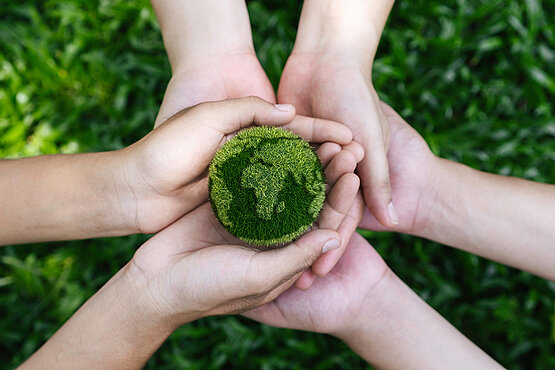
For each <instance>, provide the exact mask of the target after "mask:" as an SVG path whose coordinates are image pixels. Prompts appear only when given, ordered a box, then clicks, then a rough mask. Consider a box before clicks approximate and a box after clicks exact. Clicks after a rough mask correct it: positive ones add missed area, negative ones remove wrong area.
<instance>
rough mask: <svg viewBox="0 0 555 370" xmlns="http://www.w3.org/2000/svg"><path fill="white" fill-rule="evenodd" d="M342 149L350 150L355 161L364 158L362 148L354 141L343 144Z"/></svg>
mask: <svg viewBox="0 0 555 370" xmlns="http://www.w3.org/2000/svg"><path fill="white" fill-rule="evenodd" d="M342 149H343V150H346V151H348V152H351V153H352V154H353V156H354V157H355V159H356V161H357V163H359V162H360V161H362V159H363V158H364V148H363V147H362V145H360V144H359V143H357V142H356V141H352V142H350V143H349V144H347V145H343V147H342Z"/></svg>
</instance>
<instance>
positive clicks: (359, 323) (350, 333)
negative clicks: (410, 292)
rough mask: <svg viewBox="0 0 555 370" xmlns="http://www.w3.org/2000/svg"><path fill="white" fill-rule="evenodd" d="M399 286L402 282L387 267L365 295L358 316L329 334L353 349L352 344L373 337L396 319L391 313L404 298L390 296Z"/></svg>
mask: <svg viewBox="0 0 555 370" xmlns="http://www.w3.org/2000/svg"><path fill="white" fill-rule="evenodd" d="M401 284H403V282H402V281H401V280H400V279H399V278H398V277H397V275H395V273H394V272H393V271H392V270H391V269H390V268H389V267H387V268H386V270H385V271H384V273H383V275H382V277H381V278H380V279H379V280H378V281H377V283H376V284H374V286H373V287H371V289H370V291H369V292H367V293H366V297H365V299H364V301H363V302H362V303H361V305H360V310H359V312H358V314H357V315H356V316H355V317H354V319H353V320H350V322H349V325H348V326H346V327H344V328H341V329H340V330H338V331H337V332H335V333H330V334H332V335H333V336H335V337H337V338H339V339H341V340H342V341H343V342H345V343H346V344H347V345H349V347H351V348H353V345H352V343H356V342H361V341H364V338H366V337H373V336H375V335H376V331H379V330H381V329H382V328H383V327H385V326H387V325H388V323H390V322H391V321H392V320H395V319H396V316H395V315H394V314H393V313H392V311H393V310H394V309H395V308H396V307H397V305H399V304H401V303H402V301H403V299H404V297H403V296H396V295H393V296H391V292H392V291H394V290H396V289H398V288H397V287H398V286H399V285H401Z"/></svg>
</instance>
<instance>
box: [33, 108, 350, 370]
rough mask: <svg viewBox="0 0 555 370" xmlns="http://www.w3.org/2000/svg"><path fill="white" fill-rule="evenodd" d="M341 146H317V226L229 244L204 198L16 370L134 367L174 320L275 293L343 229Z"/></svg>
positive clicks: (231, 309) (345, 179) (241, 307)
mask: <svg viewBox="0 0 555 370" xmlns="http://www.w3.org/2000/svg"><path fill="white" fill-rule="evenodd" d="M243 113H245V112H243ZM239 116H243V117H244V114H239ZM307 124H308V125H309V123H307V122H302V123H301V125H302V126H303V127H306V126H307ZM164 126H165V125H164ZM166 127H167V126H166ZM322 147H323V146H322ZM341 153H343V154H344V152H340V153H339V154H338V155H335V156H332V157H329V156H328V155H325V153H323V152H322V151H321V149H319V154H320V155H321V158H322V161H323V163H324V164H325V165H326V178H327V181H328V183H329V184H333V185H331V189H330V191H329V196H328V198H327V200H326V205H325V207H324V208H323V209H322V212H321V214H320V219H319V229H313V230H311V231H309V232H307V233H306V234H304V235H303V236H302V237H300V238H299V239H297V240H296V241H295V242H294V243H292V244H290V245H287V246H283V247H281V248H276V249H270V250H265V251H259V250H254V249H252V248H246V247H245V246H244V245H236V243H237V241H238V240H237V239H235V238H234V237H232V236H231V235H230V234H228V233H227V232H226V231H225V230H224V229H223V227H222V226H221V225H220V223H219V222H218V221H217V220H216V218H215V216H214V213H213V212H212V209H211V206H210V204H209V203H208V202H206V203H203V204H202V205H200V206H199V207H197V208H196V209H195V210H193V211H191V212H189V213H187V214H186V215H185V216H183V217H182V218H180V219H179V220H178V221H176V222H175V223H173V224H172V225H170V226H168V227H167V228H165V229H164V230H162V231H161V232H159V233H158V234H156V235H155V236H154V237H152V238H151V239H149V240H148V241H147V242H146V243H145V244H143V245H142V246H141V248H139V249H138V250H137V252H136V253H135V255H134V257H133V260H132V261H131V262H130V263H129V264H128V265H127V266H126V267H124V268H123V269H122V270H121V271H120V272H119V273H118V274H116V275H115V276H114V277H113V278H112V279H111V280H110V281H109V282H108V283H107V284H106V285H105V286H104V287H103V288H102V289H101V290H100V291H99V292H98V293H97V294H95V295H94V296H93V297H92V298H90V299H89V300H88V301H87V302H86V303H85V304H84V305H83V306H82V307H81V308H80V309H79V310H78V311H77V312H76V313H75V314H74V315H73V316H72V317H71V318H70V319H69V320H68V321H67V322H66V323H65V324H64V326H63V327H62V328H61V329H60V330H58V332H57V333H56V334H55V335H54V336H53V337H52V338H50V339H49V340H48V342H47V343H46V344H44V345H43V346H42V347H41V348H40V349H39V350H38V351H37V352H36V353H35V354H34V355H33V356H32V357H31V358H30V359H29V360H27V362H25V363H24V364H23V366H22V368H29V369H34V368H36V369H44V368H56V369H58V368H61V369H65V368H68V369H73V368H75V367H76V365H78V366H77V367H81V368H140V367H141V366H143V365H144V364H145V362H146V361H147V360H148V358H149V357H150V356H151V355H152V354H153V353H154V352H155V351H156V349H157V348H158V347H159V346H160V345H161V343H162V342H163V341H164V340H165V339H166V338H167V337H168V336H169V335H170V334H171V332H172V331H173V330H175V329H176V328H177V327H179V326H180V325H183V324H186V323H188V322H191V321H193V320H196V319H199V318H201V317H206V316H213V315H224V314H230V313H238V312H243V311H245V310H248V309H252V308H253V307H256V306H259V305H261V304H264V303H267V302H269V301H271V300H273V299H275V297H277V296H278V295H279V294H281V293H282V292H283V291H285V290H286V289H287V288H289V287H290V286H291V284H292V283H293V281H295V280H296V279H297V278H298V277H299V275H300V274H301V272H302V271H304V270H305V269H306V268H308V267H309V266H310V264H311V263H313V262H314V261H315V260H316V259H317V258H318V257H319V256H320V255H321V254H322V253H330V252H329V251H332V250H333V249H335V248H338V247H339V245H340V240H341V238H343V237H347V236H344V233H343V232H342V229H341V225H342V223H343V220H344V219H345V214H346V213H347V209H348V208H349V207H350V205H351V204H352V202H353V201H354V198H355V196H356V193H357V190H358V186H359V182H358V178H357V177H356V176H355V175H354V174H353V173H352V168H353V167H354V166H351V165H350V164H349V162H350V161H351V160H352V159H349V158H350V157H349V156H344V155H340V154H341ZM322 154H324V155H322ZM340 162H343V163H340ZM345 162H347V163H345ZM348 168H351V170H348Z"/></svg>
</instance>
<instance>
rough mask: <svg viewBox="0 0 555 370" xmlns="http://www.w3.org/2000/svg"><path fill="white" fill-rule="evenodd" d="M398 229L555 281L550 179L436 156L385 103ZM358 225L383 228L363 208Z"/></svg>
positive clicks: (554, 195)
mask: <svg viewBox="0 0 555 370" xmlns="http://www.w3.org/2000/svg"><path fill="white" fill-rule="evenodd" d="M384 111H385V112H386V115H387V117H388V121H389V123H390V125H391V128H392V140H391V147H390V150H389V163H390V166H391V174H392V177H391V179H392V185H393V186H392V188H393V195H394V197H395V198H396V199H399V200H400V202H399V205H400V207H399V220H400V223H399V225H398V226H397V227H396V230H397V231H402V232H405V233H408V234H413V235H418V236H421V237H424V238H427V239H431V240H435V241H437V242H440V243H443V244H446V245H450V246H453V247H456V248H459V249H462V250H465V251H467V252H470V253H474V254H478V255H480V256H483V257H486V258H490V259H492V260H495V261H499V262H501V263H504V264H507V265H510V266H513V267H517V268H520V269H524V270H527V271H529V272H531V273H533V274H537V275H540V276H543V277H545V278H548V279H550V280H555V270H554V269H553V263H554V261H555V228H554V227H553V225H555V212H553V209H554V207H555V186H553V185H548V184H539V183H534V182H531V181H526V180H522V179H517V178H513V177H506V176H498V175H493V174H488V173H485V172H481V171H478V170H475V169H472V168H470V167H467V166H465V165H462V164H459V163H455V162H452V161H448V160H445V159H440V158H437V157H436V156H434V155H433V154H432V153H431V151H430V149H429V148H428V146H427V145H426V142H425V141H424V140H423V139H422V138H421V137H420V136H419V135H418V133H417V132H416V131H415V130H413V129H412V128H411V127H410V126H409V125H408V124H407V123H406V122H405V121H404V120H403V119H402V118H401V117H400V116H399V115H398V114H397V113H396V112H395V111H393V109H391V108H390V107H388V106H385V105H384ZM361 227H363V228H369V229H373V230H388V229H387V228H384V227H383V226H382V225H381V224H379V223H378V222H377V221H376V219H375V218H374V217H373V216H372V215H371V214H370V212H366V213H365V215H364V217H363V220H362V222H361Z"/></svg>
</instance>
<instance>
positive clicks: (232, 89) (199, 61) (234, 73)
mask: <svg viewBox="0 0 555 370" xmlns="http://www.w3.org/2000/svg"><path fill="white" fill-rule="evenodd" d="M247 96H258V97H261V98H262V99H264V100H266V101H269V102H271V103H275V101H276V97H275V93H274V88H273V87H272V84H271V83H270V80H268V77H266V73H265V72H264V70H263V69H262V66H261V65H260V62H259V61H258V58H257V57H256V54H255V52H254V49H252V47H245V48H244V49H243V50H237V51H235V50H234V51H225V52H222V53H213V54H207V55H195V56H194V57H192V58H190V59H189V60H187V62H186V63H184V64H183V65H180V67H179V69H178V70H177V71H176V73H174V75H173V76H172V78H171V80H170V82H169V84H168V87H167V89H166V93H165V95H164V100H163V101H162V105H161V106H160V111H159V112H158V116H157V117H156V121H155V124H154V127H158V126H159V125H160V124H162V122H164V121H166V120H167V119H168V118H170V117H171V116H173V115H174V114H176V113H177V112H180V111H181V110H183V109H185V108H189V107H192V106H193V105H196V104H199V103H202V102H207V101H215V100H225V99H231V98H242V97H247Z"/></svg>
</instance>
